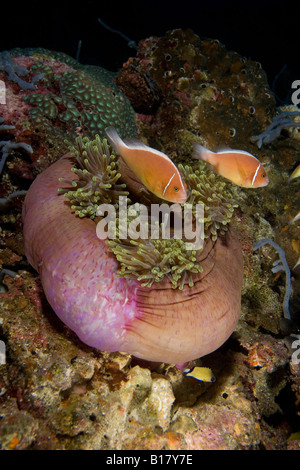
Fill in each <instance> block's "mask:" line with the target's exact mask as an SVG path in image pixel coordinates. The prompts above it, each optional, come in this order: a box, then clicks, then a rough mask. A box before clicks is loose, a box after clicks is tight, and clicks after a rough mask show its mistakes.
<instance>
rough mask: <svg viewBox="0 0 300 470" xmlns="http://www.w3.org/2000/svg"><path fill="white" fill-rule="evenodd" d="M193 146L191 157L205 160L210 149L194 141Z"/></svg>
mask: <svg viewBox="0 0 300 470" xmlns="http://www.w3.org/2000/svg"><path fill="white" fill-rule="evenodd" d="M193 147H194V151H193V154H192V157H193V158H195V159H196V160H203V161H205V162H206V161H207V154H208V153H210V151H209V150H208V149H206V148H205V147H203V146H202V145H200V144H198V143H194V144H193Z"/></svg>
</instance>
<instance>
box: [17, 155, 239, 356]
mask: <svg viewBox="0 0 300 470" xmlns="http://www.w3.org/2000/svg"><path fill="white" fill-rule="evenodd" d="M72 166H74V162H72V160H71V158H70V155H69V154H67V155H65V156H64V157H62V158H61V159H60V160H58V161H57V162H56V163H54V164H53V165H52V166H50V167H49V168H48V169H47V170H45V171H44V172H43V173H42V174H40V175H39V176H38V177H37V178H36V180H35V181H34V182H33V184H32V186H31V187H30V189H29V191H28V193H27V196H26V199H25V204H24V209H23V221H24V243H25V253H26V256H27V258H28V261H29V262H30V263H31V265H32V266H33V267H34V268H35V269H36V270H37V271H38V273H39V275H40V277H41V281H42V285H43V288H44V292H45V295H46V297H47V299H48V301H49V303H50V305H51V306H52V308H53V310H54V311H55V313H56V314H57V315H58V317H59V318H60V319H61V320H62V321H63V322H64V323H65V324H66V325H67V326H68V327H69V328H70V329H71V330H73V331H74V332H75V333H76V334H77V335H78V336H79V338H80V339H81V340H82V341H83V342H84V343H86V344H88V345H89V346H92V347H94V348H97V349H100V350H103V351H110V352H112V351H122V352H126V353H130V354H132V355H134V356H136V357H138V358H142V359H145V360H148V361H156V362H166V363H171V364H179V363H184V362H187V361H190V360H192V359H196V358H199V357H201V356H204V355H206V354H209V353H210V352H212V351H214V350H216V349H217V348H218V347H220V346H221V345H222V344H223V343H224V342H225V341H226V339H227V338H228V337H229V336H230V335H231V333H232V332H233V330H234V328H235V326H236V323H237V321H238V318H239V314H240V302H241V284H242V252H241V248H240V245H239V242H238V241H237V239H236V237H235V236H234V235H233V234H232V233H231V231H230V230H229V231H228V232H226V235H225V236H223V237H222V238H221V237H219V238H218V240H217V242H216V243H215V244H213V243H212V242H211V241H210V240H208V241H207V242H206V245H205V248H204V250H203V251H202V252H201V256H200V260H202V266H203V268H204V270H203V272H202V273H200V274H197V275H194V281H195V282H194V286H193V287H191V288H190V287H188V286H185V287H184V289H183V291H180V290H178V289H172V287H171V285H170V283H169V281H168V279H167V278H165V279H164V280H163V281H162V282H159V283H154V284H153V285H152V287H151V288H148V287H144V288H143V287H141V286H140V284H139V282H138V281H136V280H134V279H127V278H118V277H117V276H116V271H117V269H118V264H117V261H116V259H115V257H114V255H113V254H112V253H110V252H109V251H108V249H107V246H106V244H105V242H104V241H102V240H99V239H98V238H97V236H96V227H95V223H94V222H93V221H92V220H90V219H87V218H79V217H78V216H75V214H74V213H73V212H72V210H71V209H70V206H69V204H68V202H67V200H66V198H65V197H64V196H62V195H58V193H57V190H58V187H61V186H62V183H61V182H59V180H58V179H59V178H60V177H63V178H65V179H74V173H73V172H71V168H72Z"/></svg>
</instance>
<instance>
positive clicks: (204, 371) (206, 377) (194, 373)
mask: <svg viewBox="0 0 300 470" xmlns="http://www.w3.org/2000/svg"><path fill="white" fill-rule="evenodd" d="M186 376H187V377H194V379H197V380H201V381H202V382H215V380H216V379H215V376H214V374H213V372H212V370H211V369H210V368H209V367H194V369H192V370H191V371H189V372H188V373H187V374H186Z"/></svg>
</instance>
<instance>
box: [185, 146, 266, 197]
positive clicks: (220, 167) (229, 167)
mask: <svg viewBox="0 0 300 470" xmlns="http://www.w3.org/2000/svg"><path fill="white" fill-rule="evenodd" d="M193 157H194V158H196V159H198V160H203V161H205V162H207V163H209V164H210V165H211V166H212V168H213V169H214V171H215V172H216V173H218V174H219V175H221V176H223V177H224V178H226V179H228V180H230V181H231V182H232V183H234V184H236V185H237V186H241V187H242V188H259V187H262V186H267V185H268V184H269V178H268V176H267V173H266V171H265V169H264V168H263V166H262V164H261V163H260V161H259V160H258V159H257V158H256V157H254V155H251V153H248V152H245V151H243V150H232V149H226V150H221V151H219V152H216V153H215V152H212V151H211V150H208V149H206V148H205V147H202V145H200V144H197V143H195V144H194V153H193Z"/></svg>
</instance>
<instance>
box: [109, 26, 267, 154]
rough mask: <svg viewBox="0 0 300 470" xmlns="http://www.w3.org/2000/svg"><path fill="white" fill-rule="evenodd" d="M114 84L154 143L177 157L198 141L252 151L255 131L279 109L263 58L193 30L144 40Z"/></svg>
mask: <svg viewBox="0 0 300 470" xmlns="http://www.w3.org/2000/svg"><path fill="white" fill-rule="evenodd" d="M117 83H118V85H119V86H120V88H121V89H122V90H123V92H124V94H125V95H126V96H127V97H128V98H129V99H130V100H131V103H132V106H133V107H134V109H135V110H136V111H137V112H138V113H142V114H141V115H140V117H139V126H140V128H141V130H142V132H143V134H144V135H145V136H146V137H147V138H148V141H149V143H150V144H151V145H152V146H154V147H159V148H162V149H163V151H165V153H167V154H168V155H177V157H178V158H182V157H185V156H187V155H188V154H189V153H190V151H191V144H192V142H193V141H195V140H199V139H201V141H202V143H203V145H205V146H208V147H209V148H210V149H211V150H216V148H217V147H218V146H220V145H221V146H226V145H227V146H234V147H235V148H244V149H245V150H246V149H247V148H245V147H249V150H250V148H251V142H250V137H251V136H252V135H254V134H257V131H259V130H260V129H261V128H264V127H265V125H266V123H267V121H268V120H269V117H271V118H272V117H273V113H274V111H273V107H274V103H275V100H274V98H273V96H272V93H271V92H270V90H269V87H268V83H267V78H266V75H265V73H264V71H263V70H262V68H261V66H260V64H259V63H258V62H254V61H250V60H246V59H245V58H243V57H241V56H240V55H238V54H237V53H236V52H229V51H227V50H226V48H225V47H224V46H223V45H222V44H221V43H220V42H219V41H216V40H208V39H204V40H201V39H200V38H199V37H198V36H197V35H195V34H194V33H193V32H192V31H190V30H188V31H182V30H179V29H178V30H172V31H168V32H167V33H166V34H165V36H163V37H161V38H150V39H146V40H145V41H141V42H140V43H139V49H138V53H137V56H136V57H135V58H130V59H129V60H128V62H127V63H125V64H124V65H123V68H122V70H121V71H120V72H119V75H118V80H117ZM139 83H141V85H139ZM145 83H146V84H147V90H148V95H150V96H152V101H151V99H150V98H149V99H148V103H149V104H148V108H147V103H144V105H143V106H141V105H140V102H139V90H140V91H141V92H142V91H144V89H145ZM139 86H140V88H139ZM144 95H145V94H144V93H143V96H144ZM162 97H163V98H162ZM154 101H155V102H156V105H155V106H153V102H154ZM166 135H167V136H168V138H166Z"/></svg>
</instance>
